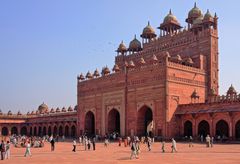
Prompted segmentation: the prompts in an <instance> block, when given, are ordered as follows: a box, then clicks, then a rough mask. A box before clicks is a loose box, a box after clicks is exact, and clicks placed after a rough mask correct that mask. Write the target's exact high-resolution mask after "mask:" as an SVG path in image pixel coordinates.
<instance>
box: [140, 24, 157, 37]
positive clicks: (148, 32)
mask: <svg viewBox="0 0 240 164" xmlns="http://www.w3.org/2000/svg"><path fill="white" fill-rule="evenodd" d="M156 36H157V35H156V34H155V30H154V29H153V28H152V26H151V25H150V23H149V22H148V25H147V26H146V27H145V28H144V29H143V32H142V35H141V37H142V38H148V39H151V38H155V37H156Z"/></svg>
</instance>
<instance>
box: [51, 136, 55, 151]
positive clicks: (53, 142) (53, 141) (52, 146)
mask: <svg viewBox="0 0 240 164" xmlns="http://www.w3.org/2000/svg"><path fill="white" fill-rule="evenodd" d="M50 143H51V151H54V150H55V140H54V138H52V140H51V141H50Z"/></svg>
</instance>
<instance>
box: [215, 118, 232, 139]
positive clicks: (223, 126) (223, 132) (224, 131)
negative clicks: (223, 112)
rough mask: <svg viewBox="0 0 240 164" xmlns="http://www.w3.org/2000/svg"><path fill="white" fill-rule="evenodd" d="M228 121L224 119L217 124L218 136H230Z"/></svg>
mask: <svg viewBox="0 0 240 164" xmlns="http://www.w3.org/2000/svg"><path fill="white" fill-rule="evenodd" d="M228 132H229V128H228V123H227V122H226V121H224V120H220V121H218V122H217V124H216V136H221V138H222V137H228Z"/></svg>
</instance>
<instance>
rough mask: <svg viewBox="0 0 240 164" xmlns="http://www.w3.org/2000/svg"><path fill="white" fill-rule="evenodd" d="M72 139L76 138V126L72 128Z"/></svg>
mask: <svg viewBox="0 0 240 164" xmlns="http://www.w3.org/2000/svg"><path fill="white" fill-rule="evenodd" d="M71 137H73V138H74V137H76V127H75V126H74V125H73V126H72V127H71Z"/></svg>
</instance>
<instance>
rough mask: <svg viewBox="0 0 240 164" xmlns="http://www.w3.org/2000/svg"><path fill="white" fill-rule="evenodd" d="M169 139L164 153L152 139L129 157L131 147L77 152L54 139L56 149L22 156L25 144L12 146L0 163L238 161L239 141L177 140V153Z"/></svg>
mask: <svg viewBox="0 0 240 164" xmlns="http://www.w3.org/2000/svg"><path fill="white" fill-rule="evenodd" d="M170 146H171V144H170V143H166V151H167V152H166V153H164V154H163V153H161V144H160V143H154V144H153V148H152V151H151V152H149V151H148V150H147V147H146V146H145V145H141V153H140V156H139V159H132V160H130V159H129V157H130V153H131V151H130V147H127V148H125V147H123V146H122V147H119V146H118V144H117V143H111V144H110V145H109V147H107V148H105V147H104V146H103V144H102V143H98V144H97V145H96V148H97V150H96V151H85V150H84V147H83V146H79V145H78V146H77V152H72V151H71V150H72V144H71V143H57V144H56V150H55V151H54V152H51V151H50V144H48V143H47V144H45V147H44V148H31V151H32V156H31V157H24V156H23V155H24V152H25V149H24V148H14V147H11V159H9V160H4V161H0V163H1V164H27V163H29V164H72V163H74V164H75V163H76V164H77V163H81V164H82V163H83V164H85V163H86V164H91V163H97V164H119V163H123V164H124V163H127V164H128V163H140V164H148V163H149V164H150V163H151V164H154V163H164V164H172V163H174V164H200V163H201V164H207V163H211V164H240V145H238V144H229V145H222V144H218V145H214V147H213V148H206V147H205V145H204V144H194V147H193V148H189V147H188V144H186V143H178V144H177V148H178V152H177V153H171V152H170Z"/></svg>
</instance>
